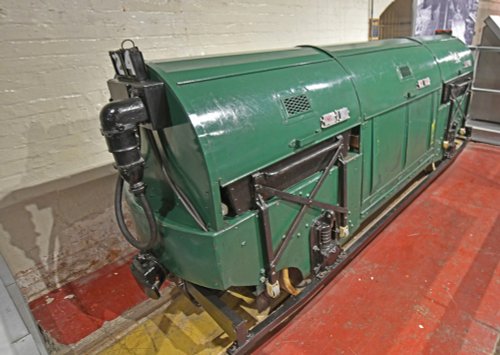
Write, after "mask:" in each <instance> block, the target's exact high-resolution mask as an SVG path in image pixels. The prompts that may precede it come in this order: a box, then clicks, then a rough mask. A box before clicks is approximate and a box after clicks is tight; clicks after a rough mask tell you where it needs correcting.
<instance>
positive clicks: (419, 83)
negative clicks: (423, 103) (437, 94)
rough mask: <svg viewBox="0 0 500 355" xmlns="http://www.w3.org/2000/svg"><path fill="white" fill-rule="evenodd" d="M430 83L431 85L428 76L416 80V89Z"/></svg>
mask: <svg viewBox="0 0 500 355" xmlns="http://www.w3.org/2000/svg"><path fill="white" fill-rule="evenodd" d="M430 85H431V78H429V77H427V78H423V79H420V80H418V81H417V89H422V88H425V87H426V86H430Z"/></svg>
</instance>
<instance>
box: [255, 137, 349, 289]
mask: <svg viewBox="0 0 500 355" xmlns="http://www.w3.org/2000/svg"><path fill="white" fill-rule="evenodd" d="M336 138H337V141H336V142H335V145H336V149H335V150H334V151H333V153H332V156H331V157H330V159H329V160H328V164H326V166H325V168H324V169H323V170H322V173H321V175H320V177H319V179H318V180H317V181H316V184H315V185H314V187H313V189H312V191H311V193H310V194H309V197H307V198H304V197H301V196H297V195H293V194H290V193H288V192H285V191H282V190H278V189H275V188H272V187H269V186H264V185H262V184H260V183H259V182H260V180H261V179H260V175H261V174H256V175H254V176H253V179H254V182H255V183H254V190H255V203H256V205H257V208H258V209H259V214H260V225H261V232H262V233H261V234H262V236H263V237H264V241H263V242H264V243H263V244H264V245H265V249H266V273H267V278H268V281H269V283H270V284H275V283H276V281H278V272H277V271H276V266H277V264H278V262H279V261H280V259H281V257H282V256H283V253H284V252H285V250H286V247H287V246H288V244H289V243H290V240H291V239H292V236H293V235H294V234H295V232H296V231H297V228H298V227H299V225H300V222H301V220H302V218H303V217H304V215H305V213H306V212H307V209H308V208H309V207H319V208H322V209H324V210H326V211H330V213H332V214H336V215H339V218H338V220H339V221H341V222H340V223H341V226H346V225H347V214H348V209H347V171H346V170H347V166H346V164H345V162H344V159H343V153H342V152H343V150H344V137H343V136H342V135H339V136H337V137H336ZM336 163H338V165H339V168H340V174H341V179H340V180H341V184H339V185H340V186H339V188H340V191H341V201H340V202H341V206H336V205H332V204H329V203H324V202H320V201H316V200H314V198H315V197H316V194H317V193H318V192H319V190H320V188H321V187H322V186H323V183H324V182H325V180H326V177H327V176H328V174H329V173H330V170H331V169H332V168H333V166H334V165H335V164H336ZM279 173H280V171H276V172H275V174H276V175H277V174H279ZM264 194H265V195H267V196H271V197H278V198H281V199H282V200H285V201H288V202H293V203H297V204H299V205H301V207H300V210H299V212H298V213H297V215H296V216H295V218H294V219H293V221H292V223H291V225H290V227H289V228H288V230H287V232H286V234H285V236H284V238H283V239H282V240H281V241H280V244H279V245H278V247H277V248H276V250H275V249H274V248H273V243H272V233H271V224H270V220H269V211H268V208H269V207H268V205H267V203H266V201H265V199H264V197H263V195H264Z"/></svg>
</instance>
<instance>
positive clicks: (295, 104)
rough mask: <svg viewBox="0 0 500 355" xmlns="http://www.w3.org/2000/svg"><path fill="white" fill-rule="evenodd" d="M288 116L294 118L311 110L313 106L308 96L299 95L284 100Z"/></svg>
mask: <svg viewBox="0 0 500 355" xmlns="http://www.w3.org/2000/svg"><path fill="white" fill-rule="evenodd" d="M283 104H284V105H285V109H286V112H287V113H288V116H294V115H297V114H299V113H302V112H307V111H310V110H311V104H310V103H309V99H308V98H307V96H306V95H297V96H293V97H288V98H286V99H284V100H283Z"/></svg>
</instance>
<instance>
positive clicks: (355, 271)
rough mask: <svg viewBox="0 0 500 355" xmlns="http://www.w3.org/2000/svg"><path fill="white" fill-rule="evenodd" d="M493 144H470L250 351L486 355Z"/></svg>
mask: <svg viewBox="0 0 500 355" xmlns="http://www.w3.org/2000/svg"><path fill="white" fill-rule="evenodd" d="M499 256H500V147H493V146H488V145H482V144H477V143H476V144H475V143H471V144H469V145H468V146H467V147H466V149H465V151H464V152H463V153H462V154H461V155H460V156H459V157H458V159H457V161H456V162H455V163H454V164H453V165H452V166H451V167H450V168H449V169H448V170H447V171H446V172H444V174H443V175H442V176H441V177H439V178H438V180H436V181H435V182H434V183H433V185H431V186H430V187H429V188H428V189H427V190H426V191H425V192H424V193H423V194H422V195H421V196H419V197H418V198H417V199H416V200H415V201H414V202H413V203H412V204H411V205H410V206H409V207H408V208H407V209H406V210H405V211H404V212H403V213H402V214H401V215H400V216H398V217H397V219H396V220H395V221H394V222H393V223H392V224H391V225H390V226H388V227H387V228H386V229H385V230H384V231H383V232H382V233H381V234H380V235H379V236H378V237H377V239H376V240H375V241H374V242H373V243H372V244H370V245H369V246H368V248H367V249H365V250H364V251H363V252H362V254H360V255H359V256H358V257H357V258H356V259H355V260H354V261H353V262H352V263H351V264H350V265H349V266H348V267H347V268H346V269H345V270H344V271H343V272H342V273H341V274H340V275H339V277H338V278H336V279H335V280H334V281H333V282H332V283H331V284H330V285H328V287H327V288H326V289H325V290H324V291H322V292H321V294H319V295H318V296H317V297H316V298H315V299H314V300H313V301H312V303H311V304H309V305H308V306H307V307H306V308H305V309H304V310H303V311H302V312H301V313H300V314H299V315H297V316H296V317H295V319H293V321H292V322H290V323H289V324H288V325H287V326H286V327H285V328H284V329H282V330H281V331H280V332H279V333H278V334H276V335H275V336H274V337H273V338H272V339H270V340H269V341H268V342H267V343H266V344H265V345H264V346H262V347H261V348H260V349H259V350H258V351H257V352H256V353H257V354H287V355H288V354H344V353H346V354H420V353H424V354H458V353H463V354H492V353H494V352H495V348H496V347H497V350H496V351H497V352H498V351H499V349H498V342H499V334H500V267H499V263H498V261H499Z"/></svg>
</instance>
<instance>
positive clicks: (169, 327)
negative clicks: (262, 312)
mask: <svg viewBox="0 0 500 355" xmlns="http://www.w3.org/2000/svg"><path fill="white" fill-rule="evenodd" d="M172 297H173V298H172V301H171V303H170V304H169V305H168V306H167V308H166V309H165V310H163V311H162V312H161V313H159V314H154V315H152V316H150V318H149V319H147V320H146V321H144V322H142V323H141V324H138V325H137V327H135V328H134V329H132V330H131V331H130V332H128V334H126V335H125V336H123V337H122V338H121V339H118V340H117V341H116V342H115V343H114V344H113V345H112V346H110V347H108V348H107V349H104V350H103V351H101V352H100V354H101V355H122V354H123V355H128V354H134V355H153V354H168V355H170V354H173V355H175V354H204V355H208V354H221V353H225V351H226V349H227V348H228V347H229V346H230V345H231V344H232V341H231V340H230V339H229V338H228V336H227V335H226V334H225V333H224V331H223V330H222V329H221V328H220V327H219V326H218V325H217V323H215V321H214V320H213V319H212V318H211V317H210V316H209V315H208V313H206V312H204V311H203V310H202V309H201V308H199V307H196V306H194V305H193V304H192V303H191V301H189V300H188V299H187V298H186V297H185V296H184V295H183V294H182V293H180V292H174V293H173V294H172ZM224 301H225V302H226V303H228V304H230V305H231V307H232V308H233V309H234V310H235V311H236V312H238V314H240V315H241V316H242V317H244V318H245V319H247V321H248V324H249V325H253V324H255V323H256V320H255V317H256V316H258V315H259V314H258V312H257V311H256V310H255V309H254V308H252V305H250V304H249V302H250V298H249V297H248V295H241V294H230V295H225V296H224ZM256 318H261V317H256Z"/></svg>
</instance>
